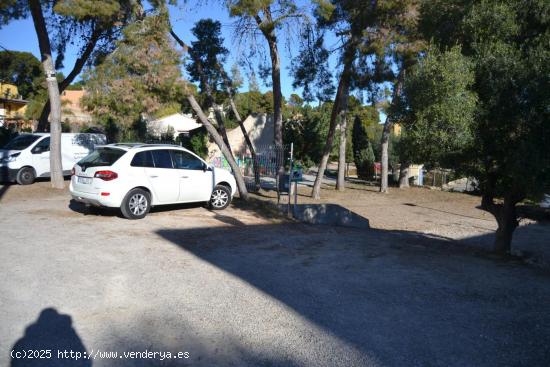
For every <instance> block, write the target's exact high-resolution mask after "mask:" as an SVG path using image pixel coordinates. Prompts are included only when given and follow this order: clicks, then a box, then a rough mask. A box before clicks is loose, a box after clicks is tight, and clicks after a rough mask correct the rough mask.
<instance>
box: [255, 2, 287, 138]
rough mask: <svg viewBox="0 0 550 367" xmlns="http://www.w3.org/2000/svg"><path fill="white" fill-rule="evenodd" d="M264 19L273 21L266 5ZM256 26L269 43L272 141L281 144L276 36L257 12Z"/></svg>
mask: <svg viewBox="0 0 550 367" xmlns="http://www.w3.org/2000/svg"><path fill="white" fill-rule="evenodd" d="M263 10H264V14H265V21H266V22H267V24H272V23H273V18H272V15H271V9H270V7H269V5H268V6H266V7H265V9H263ZM254 19H255V20H256V23H257V24H258V28H259V29H260V31H261V32H262V34H263V35H264V37H265V39H266V41H267V44H268V45H269V56H270V58H271V84H272V86H273V124H274V136H273V142H274V143H275V145H277V146H281V147H282V146H283V110H282V103H283V93H282V91H281V59H280V57H279V49H278V47H277V36H276V35H275V31H274V30H273V29H274V27H273V28H272V27H264V26H262V24H264V21H263V20H262V18H260V16H259V15H258V14H256V15H255V16H254Z"/></svg>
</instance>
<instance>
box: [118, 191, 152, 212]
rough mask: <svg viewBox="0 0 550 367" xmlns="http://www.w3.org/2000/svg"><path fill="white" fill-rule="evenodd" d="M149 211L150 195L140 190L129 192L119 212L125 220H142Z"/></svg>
mask: <svg viewBox="0 0 550 367" xmlns="http://www.w3.org/2000/svg"><path fill="white" fill-rule="evenodd" d="M150 209H151V195H150V194H149V193H148V192H147V191H145V190H142V189H133V190H130V192H129V193H128V194H126V197H125V198H124V200H123V201H122V206H121V207H120V211H121V212H122V215H123V216H124V217H125V218H127V219H142V218H144V217H145V216H146V215H147V213H149V210H150Z"/></svg>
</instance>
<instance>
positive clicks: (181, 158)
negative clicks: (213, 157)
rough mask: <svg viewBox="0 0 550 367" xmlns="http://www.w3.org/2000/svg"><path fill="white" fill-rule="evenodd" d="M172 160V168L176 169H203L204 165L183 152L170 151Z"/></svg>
mask: <svg viewBox="0 0 550 367" xmlns="http://www.w3.org/2000/svg"><path fill="white" fill-rule="evenodd" d="M171 152H172V159H173V160H174V168H178V169H194V170H202V169H204V163H203V162H202V161H201V160H200V159H198V158H197V157H195V156H194V155H192V154H189V153H187V152H184V151H183V150H172V151H171Z"/></svg>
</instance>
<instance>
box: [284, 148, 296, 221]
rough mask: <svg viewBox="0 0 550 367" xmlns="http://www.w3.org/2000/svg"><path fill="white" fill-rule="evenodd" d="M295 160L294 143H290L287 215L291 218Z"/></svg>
mask: <svg viewBox="0 0 550 367" xmlns="http://www.w3.org/2000/svg"><path fill="white" fill-rule="evenodd" d="M293 158H294V143H290V165H289V168H288V207H287V211H286V213H287V215H288V216H289V217H290V203H291V201H290V199H291V198H292V196H291V195H290V192H291V191H292V163H293V162H292V159H293Z"/></svg>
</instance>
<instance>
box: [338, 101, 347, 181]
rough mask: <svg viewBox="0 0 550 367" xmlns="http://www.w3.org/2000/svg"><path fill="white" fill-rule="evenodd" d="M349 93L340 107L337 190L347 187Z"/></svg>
mask: <svg viewBox="0 0 550 367" xmlns="http://www.w3.org/2000/svg"><path fill="white" fill-rule="evenodd" d="M348 98H349V93H346V95H345V96H344V98H342V103H341V106H340V107H341V109H340V146H339V149H338V177H337V179H336V190H338V191H344V190H345V189H346V143H347V137H348V129H347V117H346V113H347V112H348Z"/></svg>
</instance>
